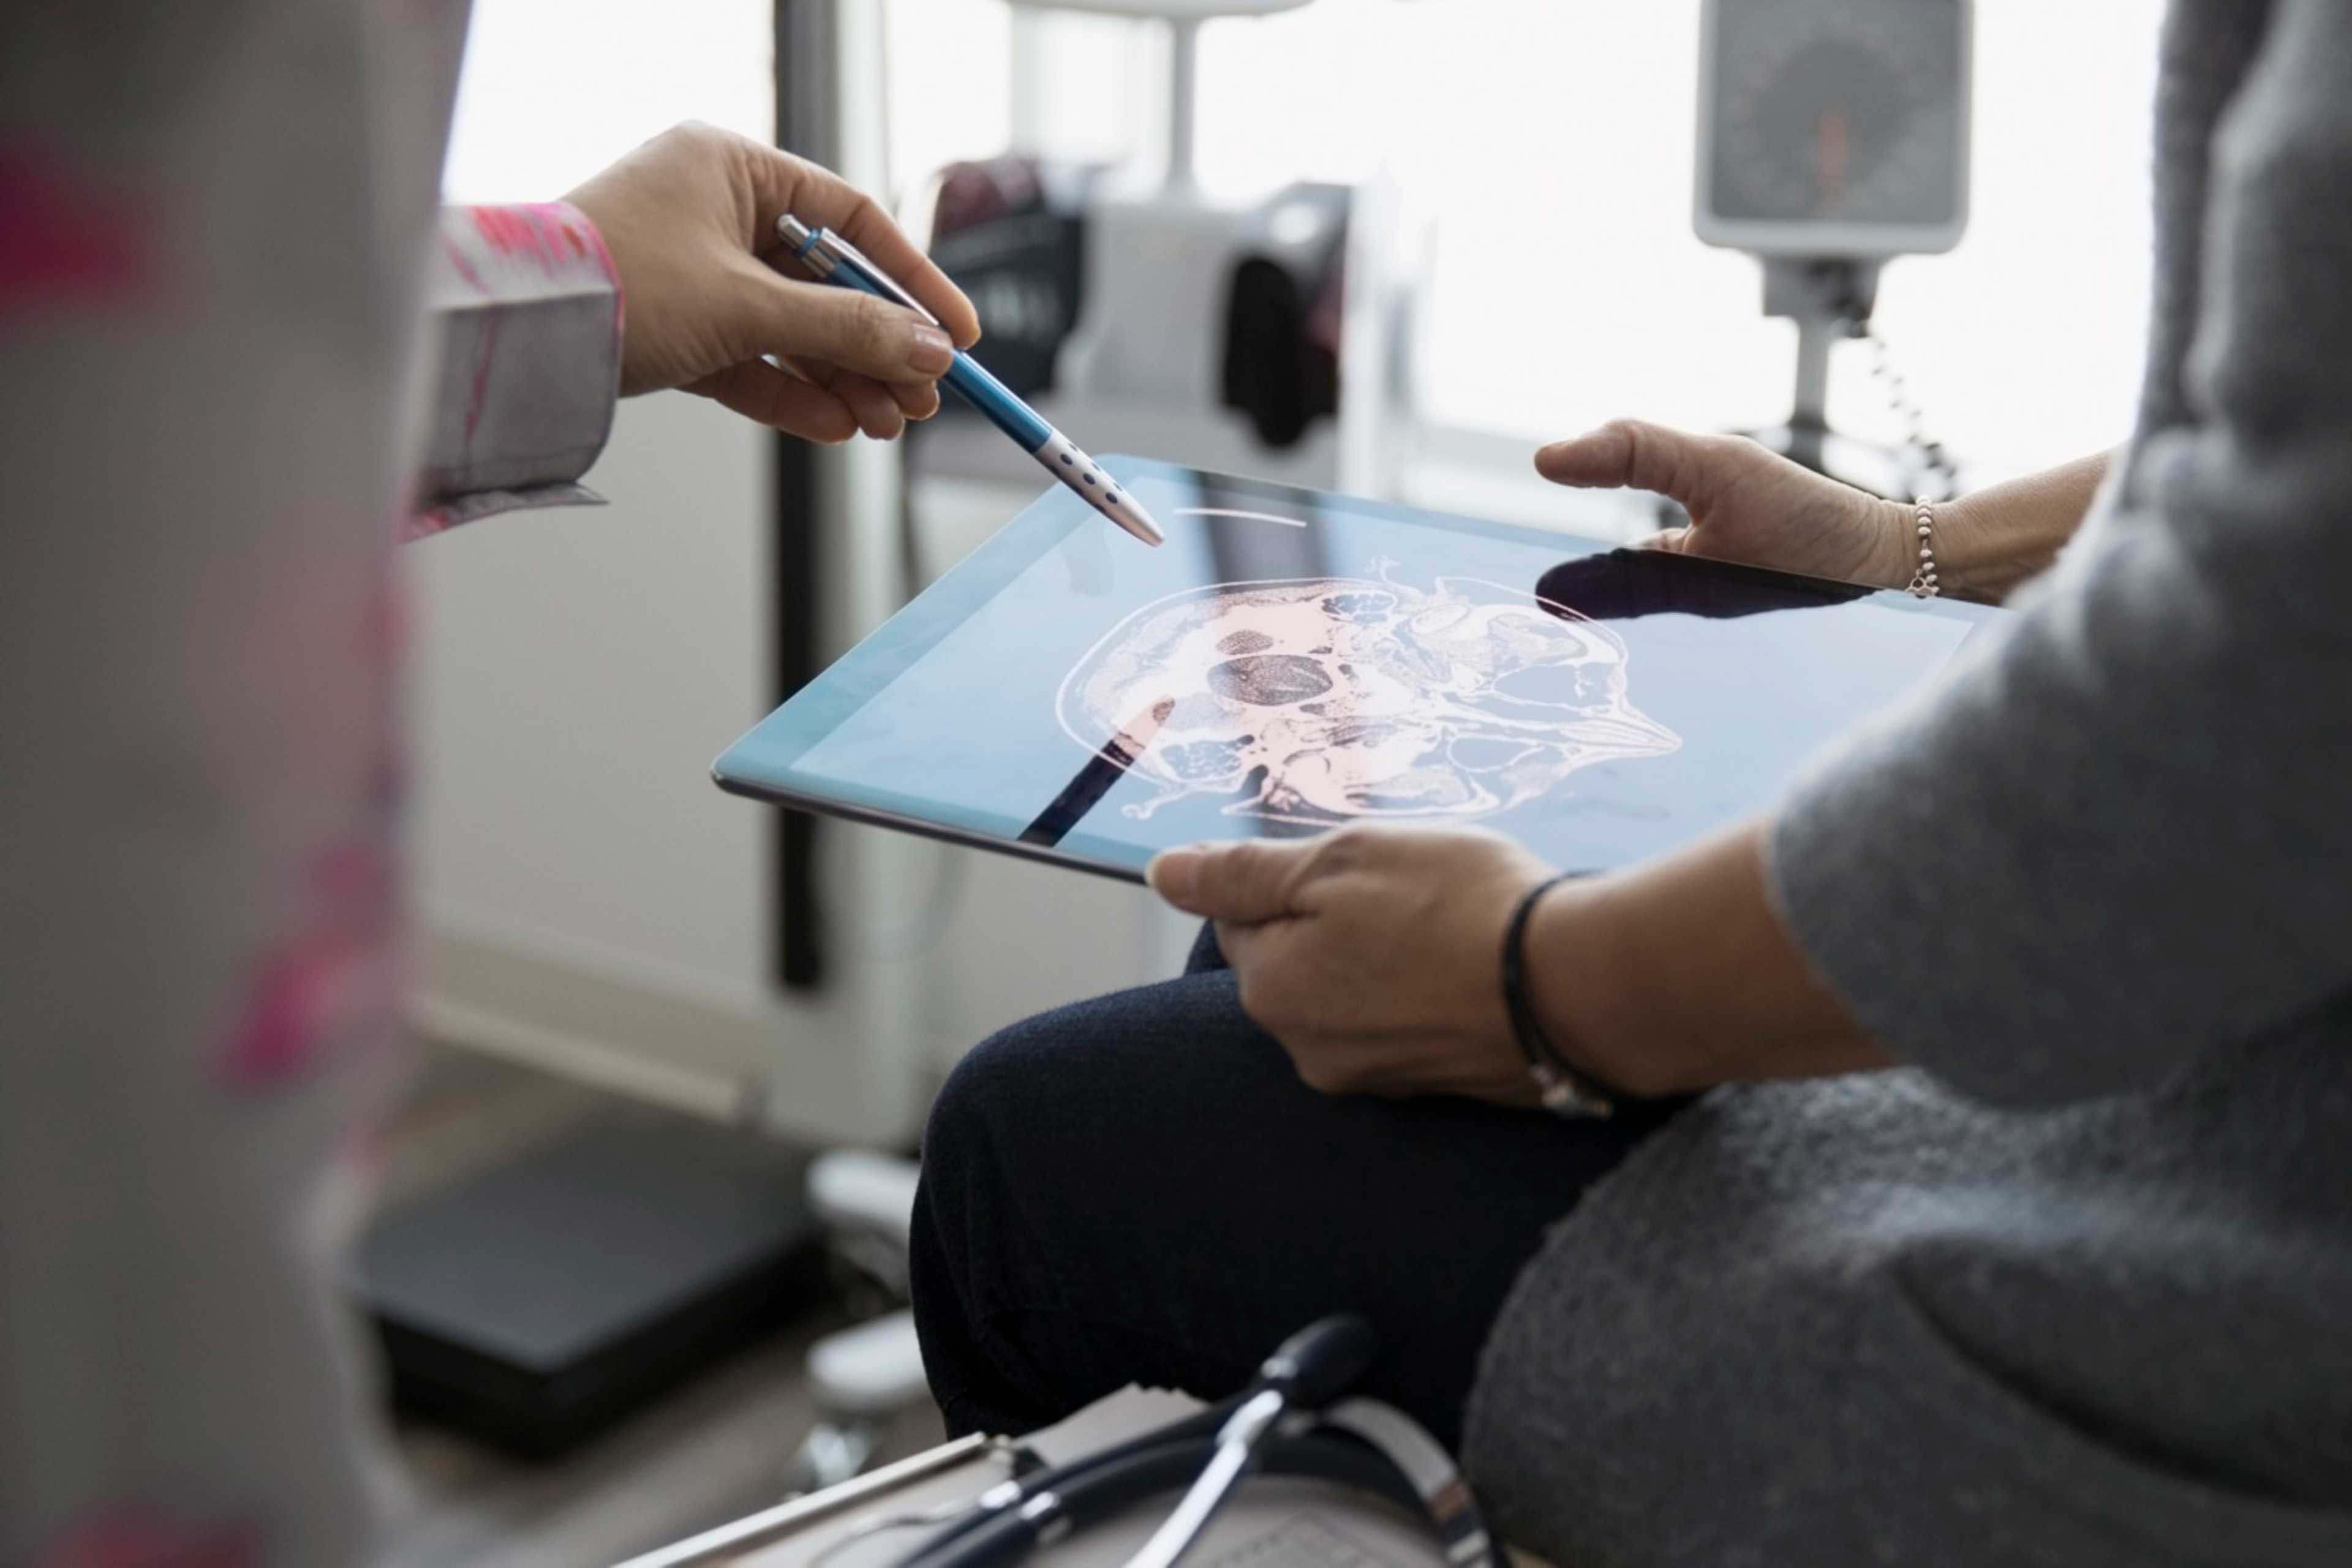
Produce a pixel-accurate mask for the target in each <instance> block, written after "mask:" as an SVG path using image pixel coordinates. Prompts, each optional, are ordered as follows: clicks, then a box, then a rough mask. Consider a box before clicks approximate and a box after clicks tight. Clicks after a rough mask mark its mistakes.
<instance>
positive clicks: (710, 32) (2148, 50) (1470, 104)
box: [447, 0, 2161, 480]
mask: <svg viewBox="0 0 2352 1568" xmlns="http://www.w3.org/2000/svg"><path fill="white" fill-rule="evenodd" d="M878 3H879V4H881V5H883V6H884V12H883V16H882V23H881V27H882V34H883V38H884V44H885V48H884V58H885V60H886V68H887V105H886V108H887V113H886V121H887V128H888V146H889V162H890V174H889V180H888V183H889V184H890V185H891V187H892V189H893V192H894V193H895V194H899V195H904V194H905V193H907V192H908V191H910V190H912V189H913V188H915V187H916V186H917V185H918V184H919V183H920V182H921V181H922V180H923V179H924V178H925V177H926V176H927V175H928V174H929V173H930V172H931V171H932V170H935V169H936V168H937V167H938V166H939V165H940V163H945V162H947V161H949V160H951V159H955V158H961V157H975V156H987V155H990V154H992V153H999V152H1002V151H1003V150H1004V149H1005V148H1006V146H1007V145H1008V144H1009V143H1010V142H1012V141H1013V139H1014V138H1015V137H1016V136H1019V137H1023V138H1025V139H1026V141H1027V142H1028V143H1029V145H1030V146H1032V147H1033V148H1034V149H1037V150H1042V151H1045V152H1046V153H1052V154H1055V155H1059V156H1070V157H1088V158H1103V157H1113V156H1118V155H1119V154H1121V153H1134V154H1136V155H1138V156H1141V157H1147V158H1150V157H1156V156H1157V153H1158V139H1159V134H1160V133H1159V129H1158V128H1159V126H1160V122H1161V116H1162V114H1163V112H1164V106H1163V104H1162V101H1161V98H1160V92H1161V88H1160V59H1161V58H1162V52H1161V46H1160V43H1159V42H1158V40H1157V37H1156V29H1154V28H1152V27H1150V26H1139V25H1132V24H1128V23H1122V22H1118V21H1112V20H1106V19H1102V18H1097V17H1088V16H1046V17H1043V18H1037V19H1033V20H1031V21H1029V22H1027V23H1025V24H1016V22H1015V20H1014V18H1013V16H1012V15H1011V14H1010V12H1009V10H1008V7H1007V6H1006V5H1004V4H1003V0H878ZM2160 11H2161V0H2067V4H2065V5H2049V4H2047V3H2046V0H1980V4H1979V6H1978V8H1977V17H1978V26H1977V62H1978V70H1977V93H1976V142H1975V160H1976V174H1975V180H1974V191H1973V216H1972V219H1971V223H1970V227H1969V236H1968V238H1967V239H1966V241H1965V242H1963V244H1962V245H1961V247H1959V248H1958V250H1957V251H1955V252H1954V253H1952V254H1951V255H1949V256H1945V257H1928V258H1905V259H1902V260H1899V261H1897V262H1895V264H1894V265H1893V266H1892V267H1890V268H1889V269H1888V271H1887V275H1886V279H1885V286H1884V288H1883V289H1882V292H1881V296H1880V307H1879V323H1880V326H1881V327H1882V329H1883V330H1884V331H1885V333H1886V335H1887V336H1888V338H1889V339H1890V340H1891V341H1892V342H1893V343H1894V345H1895V352H1896V354H1897V356H1898V359H1899V360H1900V362H1901V363H1902V365H1903V367H1904V369H1905V370H1906V372H1907V373H1908V374H1909V375H1910V377H1911V380H1912V383H1913V386H1914V389H1915V391H1916V395H1918V397H1919V399H1920V400H1921V402H1922V404H1923V405H1924V406H1925V408H1926V410H1927V416H1928V418H1929V422H1930V424H1931V426H1933V427H1934V429H1935V432H1936V433H1937V434H1938V435H1939V436H1941V437H1943V438H1944V439H1945V440H1946V442H1947V443H1948V445H1949V446H1950V447H1952V448H1953V449H1954V450H1955V451H1956V452H1957V453H1958V455H1959V456H1960V457H1961V458H1964V459H1965V460H1967V461H1968V463H1969V476H1970V478H1971V479H1977V480H1983V479H1990V478H1997V477H2000V476H2003V475H2007V474H2011V473H2016V472H2020V471H2023V470H2025V469H2029V468H2035V467H2039V466H2042V465H2043V464H2047V463H2051V462H2054V461H2057V460H2060V459H2062V458H2067V457H2072V456H2076V455H2079V454H2081V453H2083V452H2086V451H2089V450H2092V449H2095V448H2096V447H2101V446H2104V445H2107V444H2110V443H2112V442H2115V441H2116V440H2119V439H2120V438H2121V437H2123V436H2124V435H2125V434H2126V431H2127V429H2128V426H2129V420H2130V416H2131V409H2132V400H2133V395H2134V393H2135V390H2136V387H2137V380H2138V375H2139V369H2140V352H2141V334H2142V330H2143V325H2144V322H2145V321H2146V318H2147V288H2148V245H2149V235H2148V211H2147V209H2148V190H2147V170H2148V166H2149V122H2150V112H2151V109H2150V105H2151V93H2152V89H2153V75H2154V61H2155V47H2154V40H2155V33H2156V27H2157V23H2158V16H2159V13H2160ZM770 15H771V13H770V6H769V5H768V4H767V3H766V0H665V3H664V4H662V5H644V4H642V3H639V0H563V3H562V4H561V5H556V4H551V0H478V4H477V5H476V6H475V16H474V25H473V32H472V35H471V37H470V40H469V46H468V49H467V64H466V74H465V79H464V85H463V89H462V91H461V93H460V98H459V103H458V113H457V127H456V133H455V140H454V142H453V145H452V149H451V155H450V162H449V168H448V176H447V188H448V190H449V192H450V194H451V195H453V196H454V197H457V198H458V199H492V198H512V197H518V196H539V195H551V194H553V193H555V192H559V191H561V190H562V189H564V188H566V187H567V186H569V185H570V184H573V183H575V182H577V181H578V180H580V179H582V178H584V177H585V176H586V175H588V174H592V173H593V172H594V171H595V170H596V169H597V168H598V167H600V166H602V164H603V163H605V162H606V161H608V160H610V159H611V158H613V157H614V156H617V155H618V154H619V153H623V152H625V151H626V150H627V149H628V148H629V147H631V146H633V145H635V143H636V142H639V141H641V140H643V139H644V138H645V137H646V136H649V135H651V134H653V133H654V132H657V131H659V130H660V129H662V128H663V127H664V126H666V125H667V124H669V123H671V122H672V121H677V120H682V119H687V118H699V119H704V120H710V121H717V122H718V123H720V124H726V125H731V126H735V127H737V128H738V129H740V130H743V131H746V132H751V133H753V134H764V133H765V132H766V131H767V129H768V126H769V123H770V108H769V81H770V47H769V38H770V37H771V31H770V29H771V22H770ZM1697 16H1698V6H1697V5H1696V0H1657V3H1654V4H1653V3H1645V4H1643V5H1606V4H1602V3H1601V0H1319V3H1318V4H1316V5H1310V6H1308V7H1307V8H1306V9H1305V10H1302V11H1297V12H1294V13H1290V14H1288V15H1285V16H1276V17H1271V18H1268V19H1265V20H1263V21H1229V22H1221V23H1215V24H1213V25H1211V26H1209V27H1208V28H1207V30H1206V31H1205V33H1204V35H1203V37H1202V61H1201V78H1202V86H1201V105H1200V172H1201V175H1202V180H1203V182H1204V184H1207V185H1208V186H1209V187H1210V188H1212V189H1213V190H1217V191H1223V192H1229V193H1244V192H1248V191H1252V190H1255V189H1261V188H1264V187H1265V186H1267V185H1271V184H1277V183H1280V182H1282V181H1286V180H1291V179H1300V178H1334V179H1362V178H1370V177H1376V176H1377V177H1381V178H1385V179H1387V180H1389V181H1391V182H1392V183H1393V184H1395V185H1396V187H1397V188H1398V190H1399V191H1400V193H1401V194H1402V196H1403V197H1404V199H1405V201H1406V203H1407V205H1408V207H1409V209H1410V210H1412V211H1413V212H1415V213H1416V214H1417V217H1418V219H1419V221H1420V223H1421V224H1422V225H1423V226H1424V228H1425V233H1426V235H1427V237H1428V250H1427V255H1428V261H1429V265H1428V268H1427V270H1426V272H1425V274H1424V279H1425V282H1424V293H1423V300H1422V302H1421V311H1420V320H1421V330H1420V332H1419V335H1418V337H1417V340H1416V342H1415V344H1414V356H1415V358H1414V363H1415V365H1416V368H1417V377H1416V392H1417V395H1418V397H1419V399H1420V403H1421V406H1422V409H1423V414H1424V416H1426V417H1427V418H1428V419H1430V420H1431V421H1432V422H1433V423H1435V424H1438V425H1443V426H1456V427H1466V428H1472V429H1480V430H1488V431H1496V432H1501V433H1506V434H1509V435H1512V436H1514V437H1542V436H1549V435H1556V434H1560V433H1564V432H1568V431H1571V430H1577V429H1582V428H1585V427H1588V426H1591V425H1593V424H1596V423H1598V422H1599V421H1601V420H1602V419H1605V418H1608V417H1610V416H1612V415H1617V414H1638V415H1643V416H1650V417H1654V418H1659V419H1664V420H1670V421H1674V422H1677V423H1681V424H1685V425H1691V426H1701V427H1735V428H1736V427H1744V426H1759V425H1769V424H1771V423H1774V422H1775V421H1777V420H1778V419H1779V418H1780V416H1781V415H1782V414H1783V413H1784V412H1785V411H1786V405H1787V402H1788V397H1789V392H1790V383H1791V380H1792V378H1793V374H1794V366H1793V352H1794V349H1793V336H1792V334H1791V332H1790V329H1789V327H1788V325H1787V324H1786V323H1785V322H1768V321H1765V320H1764V318H1763V317H1762V316H1761V315H1760V314H1759V310H1758V305H1759V287H1760V286H1759V279H1758V275H1757V271H1756V268H1755V267H1754V265H1753V263H1751V262H1749V261H1748V260H1747V259H1746V258H1743V257H1740V256H1738V255H1734V254H1730V253H1727V252H1722V251H1716V250H1711V249H1709V248H1707V247H1705V246H1703V245H1701V244H1699V242H1698V241H1697V240H1696V238H1694V237H1692V234H1691V230H1690V200H1691V194H1690V193H1691V162H1692V153H1693V148H1692V143H1693V138H1694V134H1695V132H1694V119H1695V102H1694V100H1695V98H1696V82H1697V65H1696V54H1697V47H1698V39H1697ZM1016 52H1021V53H1024V55H1025V57H1026V58H1027V59H1028V61H1029V67H1028V68H1029V69H1030V70H1031V71H1032V72H1033V73H1034V76H1035V78H1036V79H1041V80H1045V81H1048V82H1050V83H1051V84H1052V87H1051V90H1050V92H1046V93H1041V94H1037V95H1034V96H1033V97H1031V98H1030V99H1029V100H1028V101H1025V102H1016V101H1015V94H1014V82H1015V72H1014V68H1013V59H1014V57H1015V54H1016ZM1832 416H1833V418H1834V419H1835V421H1836V422H1837V423H1838V424H1839V425H1840V426H1841V427H1843V428H1845V429H1848V430H1851V431H1853V432H1855V433H1857V434H1864V435H1878V436H1884V435H1886V434H1888V433H1889V431H1888V427H1887V421H1886V419H1885V416H1884V414H1883V412H1882V410H1881V409H1880V407H1879V405H1878V403H1877V395H1876V394H1875V392H1874V389H1873V388H1872V386H1871V385H1870V384H1869V382H1868V379H1867V377H1866V376H1865V375H1864V371H1863V363H1862V360H1861V357H1860V351H1859V350H1856V349H1848V350H1845V351H1843V352H1842V353H1841V357H1840V363H1839V364H1838V366H1837V368H1836V372H1835V379H1834V382H1833V392H1832Z"/></svg>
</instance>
